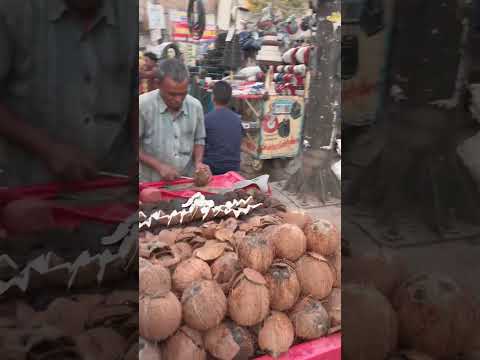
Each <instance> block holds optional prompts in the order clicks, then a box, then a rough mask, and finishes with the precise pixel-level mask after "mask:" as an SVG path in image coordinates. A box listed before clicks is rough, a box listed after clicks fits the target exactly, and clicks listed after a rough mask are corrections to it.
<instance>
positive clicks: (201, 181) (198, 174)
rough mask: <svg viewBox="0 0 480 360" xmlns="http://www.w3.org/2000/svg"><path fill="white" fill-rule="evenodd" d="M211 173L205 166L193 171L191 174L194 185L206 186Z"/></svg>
mask: <svg viewBox="0 0 480 360" xmlns="http://www.w3.org/2000/svg"><path fill="white" fill-rule="evenodd" d="M211 177H212V174H211V172H210V171H208V170H207V169H205V168H201V169H200V170H197V171H195V173H194V175H193V182H194V184H195V186H207V185H208V183H209V182H210V179H211Z"/></svg>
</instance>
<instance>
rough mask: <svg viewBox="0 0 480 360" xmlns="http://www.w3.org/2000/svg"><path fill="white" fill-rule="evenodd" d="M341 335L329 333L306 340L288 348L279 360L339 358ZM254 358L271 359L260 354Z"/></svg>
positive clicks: (340, 354)
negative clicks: (325, 335) (319, 337)
mask: <svg viewBox="0 0 480 360" xmlns="http://www.w3.org/2000/svg"><path fill="white" fill-rule="evenodd" d="M341 339H342V335H341V334H340V333H337V334H333V335H330V336H328V337H324V338H321V339H318V340H314V341H310V342H306V343H303V344H300V345H297V346H294V347H292V348H291V349H290V351H289V352H288V353H287V354H284V355H282V356H281V357H280V358H279V360H341V359H342V346H341V342H342V340H341ZM255 360H273V358H272V357H271V356H262V357H259V358H257V359H255Z"/></svg>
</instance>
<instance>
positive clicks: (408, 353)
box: [386, 350, 434, 360]
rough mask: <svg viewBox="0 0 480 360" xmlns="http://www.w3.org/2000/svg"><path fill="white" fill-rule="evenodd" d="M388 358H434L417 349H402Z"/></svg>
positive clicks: (403, 359) (406, 359)
mask: <svg viewBox="0 0 480 360" xmlns="http://www.w3.org/2000/svg"><path fill="white" fill-rule="evenodd" d="M386 360H434V359H433V358H432V357H430V356H428V355H426V354H423V353H420V352H418V351H415V350H400V351H397V352H395V353H394V354H392V355H390V356H389V357H388V358H387V359H386Z"/></svg>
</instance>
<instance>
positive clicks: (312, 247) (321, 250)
mask: <svg viewBox="0 0 480 360" xmlns="http://www.w3.org/2000/svg"><path fill="white" fill-rule="evenodd" d="M305 235H306V237H307V248H308V250H309V251H313V252H316V253H318V254H320V255H323V256H328V255H332V254H333V253H334V252H335V251H336V250H337V249H338V248H339V246H340V232H339V231H338V230H337V228H336V227H335V225H333V224H332V223H331V222H330V221H327V220H323V219H320V220H316V221H314V222H313V223H311V224H309V225H307V226H306V227H305Z"/></svg>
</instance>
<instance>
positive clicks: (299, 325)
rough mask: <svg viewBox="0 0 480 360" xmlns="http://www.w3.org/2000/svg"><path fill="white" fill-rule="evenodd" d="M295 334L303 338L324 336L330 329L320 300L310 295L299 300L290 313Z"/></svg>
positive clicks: (327, 317) (310, 338)
mask: <svg viewBox="0 0 480 360" xmlns="http://www.w3.org/2000/svg"><path fill="white" fill-rule="evenodd" d="M290 320H291V321H292V323H293V325H294V328H295V334H296V335H297V337H299V338H301V339H305V340H313V339H317V338H320V337H322V336H325V335H326V334H327V333H328V330H329V329H330V317H329V315H328V313H327V310H325V308H324V307H323V306H322V304H321V302H320V301H318V300H316V299H314V298H313V297H311V296H307V297H305V298H303V299H302V300H300V301H299V302H298V303H297V304H296V305H295V306H294V308H293V310H292V312H291V314H290Z"/></svg>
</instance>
